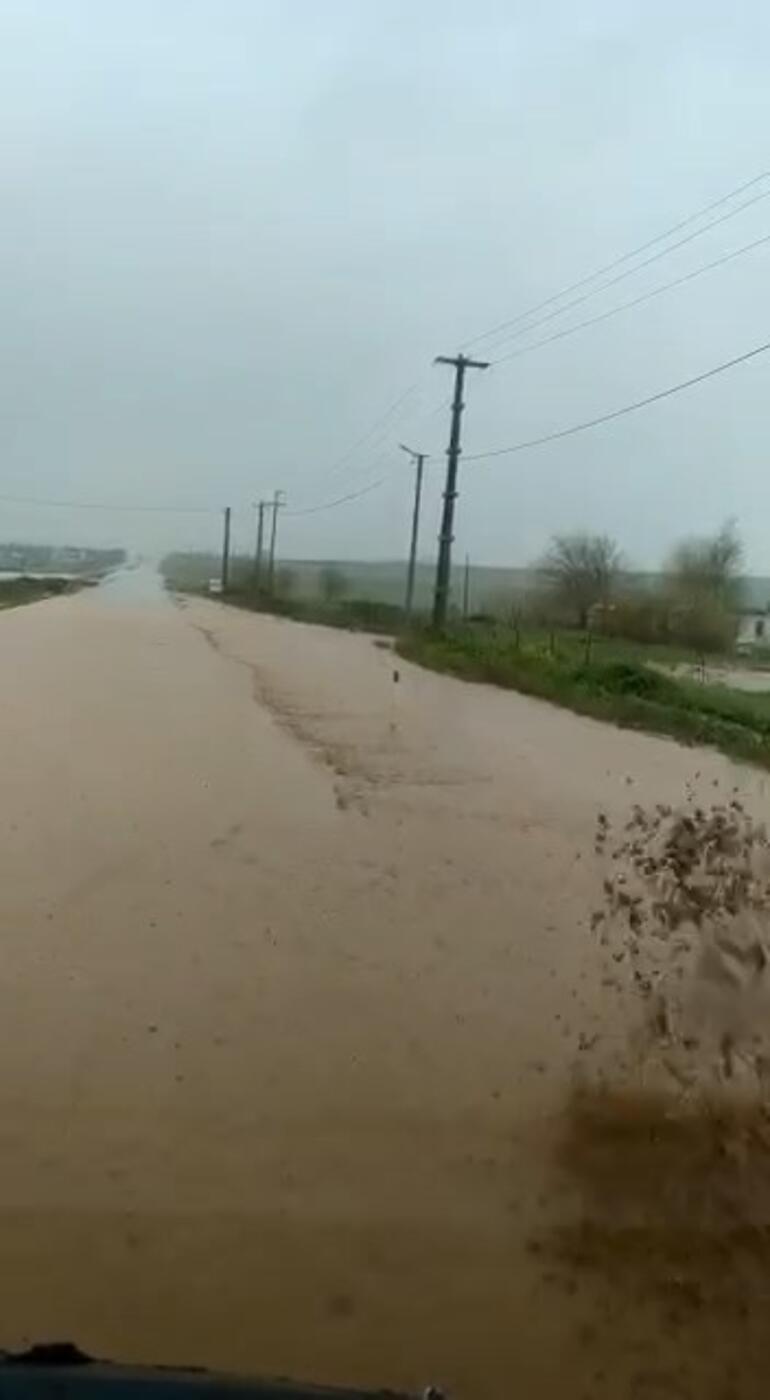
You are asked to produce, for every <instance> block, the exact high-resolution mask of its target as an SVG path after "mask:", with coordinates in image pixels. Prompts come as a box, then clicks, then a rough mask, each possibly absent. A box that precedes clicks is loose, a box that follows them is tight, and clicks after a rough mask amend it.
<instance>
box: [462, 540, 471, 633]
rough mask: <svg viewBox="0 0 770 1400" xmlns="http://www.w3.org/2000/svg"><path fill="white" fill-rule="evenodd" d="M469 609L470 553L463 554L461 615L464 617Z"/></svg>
mask: <svg viewBox="0 0 770 1400" xmlns="http://www.w3.org/2000/svg"><path fill="white" fill-rule="evenodd" d="M470 610H471V560H470V555H469V554H466V556H465V568H464V569H463V617H464V618H466V617H467V616H468V613H469V612H470Z"/></svg>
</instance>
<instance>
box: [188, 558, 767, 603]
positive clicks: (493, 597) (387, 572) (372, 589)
mask: <svg viewBox="0 0 770 1400" xmlns="http://www.w3.org/2000/svg"><path fill="white" fill-rule="evenodd" d="M330 563H332V564H333V565H334V567H335V568H336V569H339V571H340V573H342V574H343V575H344V577H345V579H346V581H347V588H346V596H347V597H350V598H369V599H371V600H372V601H373V602H378V603H396V604H401V603H403V601H404V589H405V586H406V564H405V563H404V562H403V561H402V560H389V559H384V560H374V561H372V562H368V561H364V560H354V561H352V562H351V561H346V560H328V559H281V560H280V561H279V563H278V565H277V568H278V569H279V570H283V571H285V572H286V573H288V574H289V575H290V576H291V592H293V593H294V594H295V595H296V596H297V597H300V598H315V597H317V596H318V593H319V575H320V572H321V570H322V569H324V568H327V567H328V565H329V564H330ZM161 568H162V572H163V575H164V577H165V579H166V581H167V582H168V583H169V585H170V586H171V587H172V588H182V589H184V588H203V587H205V586H206V584H207V583H208V580H209V579H213V578H219V574H220V570H221V559H220V557H219V555H214V554H170V555H168V556H167V558H166V559H164V560H163V563H162V565H161ZM251 570H252V561H251V560H250V559H243V558H236V559H233V560H232V563H231V575H232V581H233V583H236V584H237V583H238V582H239V581H240V580H243V579H245V578H246V577H248V576H249V575H250V573H251ZM435 576H436V566H435V564H433V563H418V565H417V573H416V576H415V605H416V607H417V609H418V610H419V611H427V610H428V609H429V607H430V603H431V599H432V596H433V585H434V581H435ZM631 578H632V579H633V581H634V582H635V583H637V584H641V585H642V586H644V585H645V584H646V585H647V586H650V587H652V586H654V585H655V583H656V582H657V581H658V578H659V576H658V575H656V574H634V575H631ZM744 585H745V601H746V605H747V607H757V608H764V607H765V606H766V604H767V603H768V602H770V578H765V577H763V576H759V575H750V576H748V577H747V578H746V579H745V580H744ZM536 587H537V574H536V572H535V570H534V569H513V568H511V569H505V568H497V567H494V566H491V565H490V566H487V565H472V566H471V570H470V611H471V612H472V613H478V612H493V613H497V614H502V613H505V612H507V611H509V610H510V608H511V607H512V606H515V605H516V604H517V603H520V602H521V601H522V600H523V599H524V598H525V597H526V596H527V594H528V593H532V592H533V591H534V590H535V589H536ZM462 591H463V569H462V564H461V563H460V562H459V561H458V562H457V563H456V564H455V567H454V571H453V574H452V601H453V603H454V605H455V607H456V608H458V609H459V607H460V606H461V603H462Z"/></svg>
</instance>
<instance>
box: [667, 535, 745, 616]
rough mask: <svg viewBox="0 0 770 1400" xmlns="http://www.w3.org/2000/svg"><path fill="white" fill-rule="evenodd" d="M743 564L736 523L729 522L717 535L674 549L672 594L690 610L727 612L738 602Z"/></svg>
mask: <svg viewBox="0 0 770 1400" xmlns="http://www.w3.org/2000/svg"><path fill="white" fill-rule="evenodd" d="M742 563H743V545H742V543H741V540H740V538H739V536H738V533H737V529H736V523H735V521H734V520H728V521H726V522H725V524H724V525H723V526H722V528H721V530H719V531H718V532H717V534H716V535H712V536H707V537H706V538H704V539H692V540H683V541H682V543H681V544H679V545H677V546H676V549H675V550H674V552H673V554H672V556H671V560H670V563H669V568H668V574H669V580H670V585H671V588H672V591H673V592H674V593H675V594H676V595H677V597H678V598H679V599H680V600H681V601H682V602H683V603H685V604H688V605H691V606H695V605H697V606H705V605H710V606H712V607H717V608H724V609H727V610H730V609H732V608H734V607H736V606H737V604H738V603H739V602H740V595H741V564H742Z"/></svg>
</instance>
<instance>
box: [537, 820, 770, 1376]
mask: <svg viewBox="0 0 770 1400" xmlns="http://www.w3.org/2000/svg"><path fill="white" fill-rule="evenodd" d="M596 850H597V853H598V854H599V855H600V857H601V858H602V859H603V860H604V861H605V862H606V871H605V877H604V882H603V892H602V900H601V908H599V909H598V910H597V911H596V913H595V914H594V916H593V919H592V925H593V928H594V931H595V933H596V935H597V937H598V939H599V941H600V947H601V950H602V953H603V956H604V958H605V960H606V969H605V977H604V985H605V988H607V989H608V991H609V992H610V994H611V996H612V997H613V998H614V999H615V1001H616V1005H615V1008H614V1009H615V1010H616V1011H617V1013H618V1015H617V1022H618V1025H622V1026H624V1027H625V1029H624V1030H622V1031H618V1032H617V1033H615V1034H611V1033H608V1034H606V1035H605V1036H604V1037H603V1038H594V1039H592V1040H591V1041H590V1042H589V1041H588V1040H586V1039H584V1041H583V1045H582V1047H581V1048H582V1050H583V1052H584V1053H583V1054H582V1055H581V1062H580V1065H579V1067H578V1071H577V1073H576V1076H575V1081H574V1083H573V1086H572V1091H571V1095H570V1099H569V1102H568V1105H567V1110H566V1113H565V1115H564V1121H563V1127H562V1131H561V1134H560V1138H559V1142H558V1147H557V1160H558V1168H559V1171H560V1174H561V1177H562V1180H563V1183H564V1192H565V1196H564V1207H565V1208H564V1210H563V1212H562V1221H561V1223H560V1224H557V1225H556V1226H555V1227H554V1228H553V1229H551V1230H550V1231H549V1233H548V1236H547V1238H545V1239H544V1240H543V1241H541V1244H542V1247H544V1248H546V1249H547V1250H548V1252H549V1253H550V1256H551V1259H552V1260H553V1261H554V1267H555V1270H556V1273H555V1278H556V1279H557V1280H560V1281H561V1282H562V1283H564V1281H565V1280H568V1279H569V1278H570V1277H573V1278H574V1277H575V1276H579V1275H581V1274H585V1273H589V1274H590V1275H592V1276H593V1277H594V1279H595V1280H598V1281H599V1282H600V1284H603V1286H604V1289H605V1298H606V1314H605V1315H606V1318H607V1319H608V1320H609V1319H611V1318H612V1316H615V1317H617V1318H620V1317H621V1316H623V1317H624V1318H625V1317H627V1316H628V1315H629V1314H631V1315H632V1314H633V1311H634V1310H638V1311H639V1313H640V1314H642V1313H643V1314H645V1315H647V1316H648V1317H650V1318H652V1319H653V1333H652V1335H653V1336H656V1338H657V1340H658V1341H659V1343H660V1349H661V1354H662V1353H663V1352H665V1351H666V1343H665V1337H666V1336H669V1337H670V1336H672V1335H673V1337H674V1339H675V1340H674V1348H673V1352H672V1351H671V1348H669V1349H668V1354H669V1358H670V1357H671V1356H672V1355H674V1356H676V1357H677V1358H678V1362H677V1366H676V1367H674V1368H673V1369H672V1368H671V1367H670V1366H669V1368H668V1369H665V1370H664V1371H661V1372H660V1374H658V1372H655V1373H654V1374H653V1372H651V1373H650V1375H651V1377H652V1379H651V1380H650V1382H649V1386H648V1390H649V1393H650V1394H655V1395H657V1394H667V1395H668V1394H677V1395H679V1394H682V1395H684V1394H688V1395H689V1394H690V1393H696V1391H697V1392H698V1393H708V1394H712V1393H714V1394H717V1393H718V1394H720V1395H722V1394H723V1393H724V1394H731V1395H733V1394H734V1395H741V1396H742V1395H744V1394H751V1395H754V1394H755V1393H757V1394H758V1393H759V1391H758V1390H756V1389H755V1387H756V1386H757V1385H758V1384H759V1378H760V1375H761V1368H762V1367H763V1366H764V1365H765V1364H766V1360H767V1346H766V1343H765V1342H763V1341H762V1340H761V1325H760V1319H759V1315H760V1314H761V1312H762V1309H763V1307H764V1300H765V1298H766V1297H767V1291H768V1280H770V1097H769V1095H768V1064H770V1054H769V1051H770V1047H769V1046H768V1037H769V1035H770V957H768V953H767V944H766V938H767V928H768V917H769V912H770V846H769V845H768V839H767V835H766V833H765V830H764V827H762V826H761V825H759V824H757V823H756V822H755V821H754V820H753V819H752V818H751V816H749V815H748V813H747V812H746V811H745V810H744V809H743V807H742V805H741V803H740V802H739V801H738V800H737V798H736V797H735V796H733V798H732V800H731V801H729V802H727V803H722V804H716V805H714V806H712V807H711V808H709V809H708V810H707V809H705V808H703V807H701V806H698V805H696V804H695V802H694V800H693V799H692V798H691V797H688V800H687V802H686V803H685V804H684V806H683V807H681V808H679V809H672V808H671V807H668V806H665V805H660V806H658V807H656V808H655V810H654V811H652V812H649V811H646V810H645V809H644V808H642V807H641V806H635V807H634V808H633V810H632V812H631V814H630V816H629V819H628V821H627V822H626V823H625V826H624V828H623V829H622V830H621V831H620V832H618V833H617V834H615V833H613V831H612V829H611V827H610V823H609V821H608V820H607V818H606V817H605V816H604V815H600V817H599V821H598V825H597V832H596ZM609 1019H612V1018H611V1017H608V1020H609ZM650 1310H652V1311H650ZM683 1328H684V1329H686V1331H685V1332H684V1333H683V1332H682V1330H681V1329H683ZM739 1334H740V1335H739ZM677 1337H679V1339H680V1340H679V1342H678V1343H677V1342H676V1338H677ZM736 1338H737V1340H738V1347H737V1351H736ZM741 1338H743V1341H742V1342H741V1340H740V1339H741ZM741 1348H742V1354H741ZM707 1355H708V1357H709V1360H708V1366H706V1369H705V1370H704V1371H703V1375H702V1376H701V1377H700V1381H699V1383H698V1385H696V1386H695V1389H693V1388H692V1387H693V1386H694V1385H695V1382H694V1379H693V1368H695V1369H697V1368H698V1367H699V1366H701V1365H703V1366H705V1365H706V1363H705V1362H704V1359H703V1358H704V1357H706V1356H707ZM736 1356H738V1357H739V1359H738V1360H736ZM763 1358H764V1359H763ZM709 1378H710V1379H709ZM707 1380H708V1385H707V1390H703V1389H702V1386H703V1385H706V1384H707ZM734 1384H735V1385H737V1387H738V1388H732V1389H731V1388H730V1387H731V1385H734ZM713 1385H717V1386H719V1385H721V1386H723V1387H725V1386H726V1387H727V1389H724V1388H723V1389H721V1390H720V1389H717V1390H712V1388H711V1387H712V1386H713ZM747 1386H748V1387H749V1388H748V1389H747V1388H746V1387H747ZM648 1390H644V1391H643V1392H642V1393H644V1394H647V1393H648ZM634 1393H636V1392H634Z"/></svg>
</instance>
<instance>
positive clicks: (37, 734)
mask: <svg viewBox="0 0 770 1400" xmlns="http://www.w3.org/2000/svg"><path fill="white" fill-rule="evenodd" d="M128 582H129V584H131V587H126V581H125V580H124V581H123V582H120V581H119V582H118V583H117V584H115V585H111V586H107V587H106V588H103V589H100V590H96V591H94V592H93V593H89V594H88V595H81V596H79V597H77V598H74V599H60V600H56V601H52V602H49V603H41V604H37V605H35V606H33V607H30V608H27V609H19V610H18V611H15V612H13V613H7V614H5V615H3V617H2V618H0V647H1V648H2V656H3V663H4V664H3V677H4V679H3V686H2V690H1V691H0V772H1V773H2V793H3V802H2V813H3V815H2V831H3V839H2V842H0V900H1V901H2V931H3V933H2V936H3V951H2V958H0V1045H1V1047H2V1060H1V1061H0V1063H1V1065H2V1068H1V1069H0V1202H1V1203H2V1205H1V1213H0V1261H1V1262H2V1267H1V1268H0V1318H1V1319H2V1323H1V1324H0V1326H1V1328H2V1338H1V1339H0V1340H2V1343H3V1344H4V1345H17V1344H20V1343H22V1342H23V1341H24V1340H30V1339H34V1338H37V1339H39V1338H51V1337H69V1338H73V1339H76V1340H77V1341H78V1342H79V1343H80V1344H81V1345H82V1346H84V1347H86V1348H88V1349H90V1350H94V1351H96V1352H99V1353H101V1354H106V1355H111V1356H114V1357H121V1358H126V1359H132V1360H134V1359H135V1360H142V1361H155V1362H161V1361H163V1362H180V1361H181V1362H190V1363H201V1364H206V1365H211V1366H217V1367H222V1368H224V1369H229V1370H239V1369H241V1370H246V1371H251V1372H254V1371H259V1372H265V1373H273V1374H275V1373H284V1374H287V1373H288V1374H293V1375H295V1376H301V1377H306V1378H315V1379H318V1380H329V1381H338V1382H355V1381H358V1382H362V1383H364V1382H365V1383H369V1384H373V1383H380V1384H388V1385H394V1386H395V1385H404V1386H412V1387H415V1388H417V1387H419V1386H420V1385H423V1384H426V1383H427V1382H429V1381H432V1382H434V1383H436V1384H441V1385H444V1386H446V1388H447V1390H448V1391H449V1392H451V1394H453V1395H455V1396H458V1397H473V1400H492V1397H508V1396H511V1397H512V1396H514V1395H522V1396H525V1395H526V1396H539V1397H548V1400H550V1398H551V1397H557V1396H558V1397H563V1396H572V1395H576V1396H580V1397H582V1396H588V1395H591V1396H600V1395H601V1396H603V1395H607V1396H610V1395H612V1396H613V1397H618V1396H626V1395H628V1396H633V1397H634V1398H635V1400H653V1397H655V1400H657V1398H658V1397H663V1396H666V1397H668V1396H683V1395H689V1394H691V1393H692V1394H693V1395H696V1394H698V1395H700V1396H705V1395H709V1396H711V1395H713V1396H715V1397H716V1396H720V1397H722V1396H727V1395H728V1394H730V1395H732V1396H735V1397H738V1396H740V1397H744V1396H753V1395H755V1394H756V1395H759V1394H760V1393H762V1387H761V1385H760V1377H761V1368H762V1366H763V1364H764V1363H766V1361H767V1349H768V1342H767V1340H766V1336H763V1326H760V1325H759V1323H757V1325H756V1327H755V1319H754V1318H753V1316H752V1315H744V1316H742V1317H740V1318H738V1319H734V1318H733V1319H730V1320H729V1322H728V1323H726V1324H725V1328H723V1329H722V1330H721V1332H720V1329H718V1328H715V1327H714V1320H713V1318H707V1319H706V1320H705V1321H704V1320H703V1319H700V1318H699V1316H698V1312H697V1310H693V1311H691V1313H689V1314H688V1315H687V1317H686V1319H685V1321H684V1322H682V1321H681V1319H680V1320H679V1321H678V1322H677V1321H676V1319H674V1320H673V1321H672V1320H671V1318H669V1317H667V1316H666V1315H664V1314H663V1313H658V1312H656V1311H655V1309H654V1308H653V1309H652V1310H651V1309H650V1307H648V1306H647V1305H646V1304H645V1305H644V1306H642V1305H641V1304H640V1305H639V1306H636V1305H634V1306H629V1298H628V1297H627V1298H624V1297H620V1296H615V1295H614V1294H613V1292H612V1290H607V1288H606V1287H605V1285H604V1284H603V1283H602V1282H601V1281H596V1280H594V1279H592V1278H591V1277H587V1276H586V1277H583V1276H581V1274H580V1273H579V1271H578V1272H576V1273H575V1274H574V1276H566V1277H565V1276H564V1275H563V1274H561V1273H559V1271H558V1270H556V1271H554V1270H553V1269H551V1267H550V1265H549V1264H548V1261H547V1260H544V1259H543V1257H542V1254H541V1247H540V1245H539V1243H538V1239H539V1237H540V1232H541V1231H542V1229H543V1228H545V1227H549V1226H551V1225H553V1224H554V1223H558V1218H560V1217H561V1216H565V1217H566V1216H567V1215H568V1214H569V1211H570V1210H571V1209H572V1203H571V1201H570V1198H569V1196H568V1195H567V1196H564V1195H563V1194H559V1191H558V1189H557V1183H556V1180H555V1175H554V1172H555V1169H554V1166H553V1163H552V1154H551V1147H552V1142H553V1135H554V1124H555V1123H556V1122H557V1120H558V1116H559V1113H560V1110H561V1105H562V1102H563V1096H564V1092H565V1087H566V1085H567V1083H568V1081H569V1077H570V1075H571V1073H572V1070H573V1067H574V1065H575V1061H576V1058H577V1056H578V1054H579V1048H578V1047H579V1038H580V1036H581V1034H582V1035H586V1034H587V1033H588V1032H589V1031H590V1030H591V1029H592V1028H595V1026H596V1025H597V1024H598V1023H597V1019H596V1018H597V1017H598V1018H599V1020H601V1018H602V1017H603V1016H605V1014H606V1015H611V1012H610V1011H608V1010H607V1008H605V1005H604V1003H603V1000H602V995H603V993H602V989H601V987H600V986H599V980H600V979H599V976H598V971H597V962H596V954H595V951H594V946H593V940H592V937H591V935H590V932H589V929H588V918H589V915H590V912H591V910H592V908H593V907H594V900H595V895H596V886H597V878H598V875H597V867H596V865H595V858H594V856H593V850H592V833H593V829H594V823H595V819H596V814H597V811H598V810H599V808H600V807H601V808H603V809H604V810H605V811H606V812H608V813H609V814H610V815H611V816H614V817H618V818H621V817H622V816H624V815H625V813H626V812H627V810H628V808H629V805H630V803H631V802H632V801H633V800H634V799H637V798H638V799H639V800H641V801H644V802H648V801H658V800H661V801H677V800H678V799H679V798H680V796H681V794H682V790H683V787H684V784H685V782H686V781H688V780H694V781H695V783H696V786H698V785H700V786H702V787H703V789H704V791H706V790H708V791H711V790H712V784H713V783H715V782H716V783H719V784H721V785H722V787H724V788H726V789H727V788H730V787H732V785H733V783H734V782H736V781H738V782H739V784H740V785H741V787H742V789H743V790H744V791H747V792H748V793H749V794H750V799H751V800H752V801H754V802H756V803H757V804H761V803H762V801H763V784H764V779H763V778H761V776H760V775H755V774H751V773H748V771H747V770H737V769H735V768H734V767H732V766H731V765H729V764H728V762H727V761H726V760H723V759H721V758H719V757H718V756H715V755H703V754H698V753H696V752H695V751H688V750H685V749H680V748H678V747H676V746H675V745H673V744H671V743H668V742H664V741H660V740H656V739H652V738H647V737H644V736H641V735H634V734H624V733H621V732H619V731H616V730H613V729H611V728H604V727H601V726H599V725H596V724H593V723H592V722H590V721H586V720H582V719H580V718H578V717H576V716H573V715H570V714H568V713H566V712H561V711H558V710H556V709H552V708H549V707H548V706H544V705H540V704H538V703H537V702H533V701H530V700H527V699H526V698H524V697H521V696H516V695H511V694H504V693H502V692H497V691H494V690H485V689H482V688H480V687H476V686H471V685H463V684H462V683H460V682H455V681H452V680H449V679H446V678H441V677H438V676H432V675H430V674H428V673H424V672H420V671H418V670H417V669H415V668H412V667H409V666H406V665H404V664H403V663H399V662H398V661H396V660H394V657H393V656H392V654H390V653H389V652H388V651H387V650H384V649H383V648H381V647H378V646H376V645H375V644H374V643H373V642H372V641H371V640H370V639H368V638H364V637H359V636H352V635H348V634H344V633H337V632H331V631H328V630H323V629H312V628H307V627H303V626H299V625H295V624H292V623H288V622H281V621H277V620H271V619H266V618H255V617H253V616H250V615H247V614H242V613H238V612H235V611H231V610H228V609H224V608H222V607H220V606H219V605H218V604H216V603H203V602H195V603H193V602H190V603H188V604H186V605H184V606H181V607H180V606H176V605H173V604H172V603H170V602H168V601H167V600H165V599H164V598H162V597H161V596H160V594H159V591H158V590H157V589H156V586H155V584H154V582H153V581H152V580H148V579H147V578H146V577H145V576H142V575H135V576H134V578H133V583H132V581H131V579H130V578H129V580H128ZM132 588H133V593H134V596H133V597H132V596H131V594H132ZM395 671H397V672H398V679H396V678H395V676H394V672H395ZM696 774H697V775H699V776H698V777H697V778H696V776H695V775H696ZM736 775H737V777H736ZM629 1297H631V1300H632V1301H633V1299H632V1295H629ZM651 1339H652V1340H651ZM730 1386H732V1389H730Z"/></svg>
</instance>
